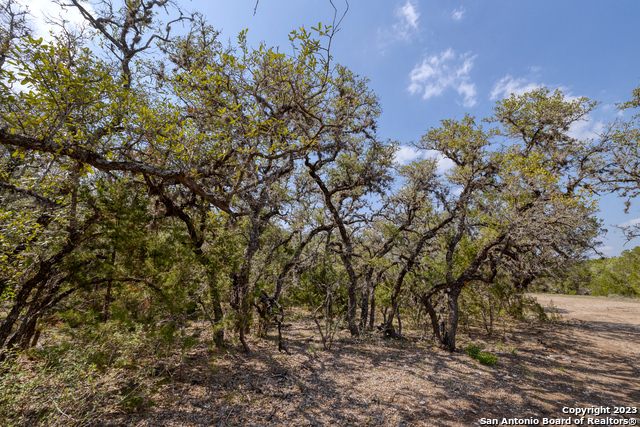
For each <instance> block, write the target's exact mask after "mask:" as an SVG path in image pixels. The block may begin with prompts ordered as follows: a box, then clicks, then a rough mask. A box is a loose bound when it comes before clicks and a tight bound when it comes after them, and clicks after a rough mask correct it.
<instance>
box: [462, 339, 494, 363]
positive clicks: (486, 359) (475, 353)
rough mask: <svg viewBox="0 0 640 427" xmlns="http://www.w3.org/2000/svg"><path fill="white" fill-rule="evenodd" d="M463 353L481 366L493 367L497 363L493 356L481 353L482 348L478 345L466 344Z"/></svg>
mask: <svg viewBox="0 0 640 427" xmlns="http://www.w3.org/2000/svg"><path fill="white" fill-rule="evenodd" d="M464 352H465V353H467V354H468V355H469V356H471V357H472V358H474V359H476V360H477V361H479V362H480V363H482V364H483V365H488V366H494V365H495V364H496V363H498V357H497V356H496V355H495V354H491V353H485V352H483V351H482V347H481V346H480V345H479V344H471V343H469V344H467V347H466V348H465V349H464Z"/></svg>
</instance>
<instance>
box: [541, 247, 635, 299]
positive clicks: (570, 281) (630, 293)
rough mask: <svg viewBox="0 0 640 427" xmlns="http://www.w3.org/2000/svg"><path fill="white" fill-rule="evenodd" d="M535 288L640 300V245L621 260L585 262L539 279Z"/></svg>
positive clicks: (555, 291) (622, 255)
mask: <svg viewBox="0 0 640 427" xmlns="http://www.w3.org/2000/svg"><path fill="white" fill-rule="evenodd" d="M535 288H536V290H538V291H545V292H554V293H564V294H571V295H575V294H577V295H594V296H615V295H619V296H624V297H640V246H636V247H635V248H633V249H628V250H625V251H623V252H622V254H620V256H618V257H611V258H600V259H590V260H586V261H582V262H580V263H578V264H576V265H575V266H573V267H572V268H569V269H566V270H564V271H562V272H558V274H557V275H556V276H554V277H546V278H544V279H540V280H539V281H538V283H536V286H535Z"/></svg>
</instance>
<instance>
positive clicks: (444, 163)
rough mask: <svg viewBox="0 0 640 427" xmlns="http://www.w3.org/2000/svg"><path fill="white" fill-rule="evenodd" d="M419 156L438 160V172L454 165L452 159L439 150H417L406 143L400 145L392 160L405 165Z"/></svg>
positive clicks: (442, 171)
mask: <svg viewBox="0 0 640 427" xmlns="http://www.w3.org/2000/svg"><path fill="white" fill-rule="evenodd" d="M419 158H425V159H436V160H437V161H438V167H437V171H438V173H444V172H446V171H448V170H449V169H451V168H452V167H454V166H455V163H453V160H451V159H450V158H448V157H445V156H443V155H442V154H441V153H440V152H439V151H436V150H419V149H417V148H413V147H409V146H407V145H401V146H400V149H399V150H398V151H397V152H396V155H395V159H394V160H395V161H396V163H399V164H401V165H406V164H408V163H411V162H412V161H414V160H416V159H419Z"/></svg>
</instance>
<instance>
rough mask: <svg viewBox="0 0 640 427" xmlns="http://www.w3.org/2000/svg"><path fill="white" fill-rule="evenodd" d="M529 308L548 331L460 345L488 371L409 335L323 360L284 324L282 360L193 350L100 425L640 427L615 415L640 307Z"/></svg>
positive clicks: (339, 342)
mask: <svg viewBox="0 0 640 427" xmlns="http://www.w3.org/2000/svg"><path fill="white" fill-rule="evenodd" d="M536 297H537V298H538V300H539V302H540V303H541V304H542V305H543V306H544V307H547V308H549V310H550V311H552V312H554V313H555V314H554V315H553V317H554V318H555V321H554V322H551V323H524V322H523V323H517V324H513V323H512V324H507V325H504V324H501V325H496V329H497V332H496V333H495V334H494V335H493V336H492V337H487V335H486V334H484V333H482V332H481V331H480V330H478V331H476V333H472V335H471V337H469V335H468V334H466V333H464V332H462V333H461V334H460V337H459V341H458V345H459V347H460V348H464V347H465V346H466V345H467V344H468V343H469V342H473V343H476V344H481V345H482V346H483V347H484V351H487V352H491V353H493V354H495V355H496V356H497V357H498V363H497V364H496V365H494V366H486V365H482V364H480V363H478V361H477V360H475V359H472V358H471V357H469V356H468V355H467V354H465V353H463V352H460V353H453V354H450V353H448V352H446V351H442V350H440V349H438V348H436V347H434V345H433V343H432V342H430V341H429V340H427V339H423V338H421V337H420V336H418V335H415V336H414V335H413V334H412V333H411V332H412V331H409V333H407V336H408V337H409V338H410V339H409V340H408V341H395V340H385V339H381V338H377V337H376V336H374V335H372V336H370V337H368V338H364V339H360V340H358V341H353V340H351V339H350V338H348V337H347V336H346V333H344V332H341V334H343V335H340V336H338V337H337V339H336V341H335V342H334V345H333V347H332V349H331V350H329V351H326V350H322V344H321V342H319V337H318V334H317V331H316V330H315V328H314V325H313V324H312V323H310V322H305V321H303V320H294V321H291V324H290V326H289V327H287V328H286V329H285V336H286V339H287V342H288V346H289V349H290V350H291V353H292V354H291V355H287V354H284V353H279V352H278V351H277V348H276V347H277V346H276V344H275V339H274V338H272V339H267V340H259V339H253V340H251V341H250V345H251V347H252V349H253V353H252V354H251V355H247V354H245V353H243V352H241V351H239V350H235V351H232V350H229V351H224V352H223V351H218V350H211V349H209V350H207V348H206V347H205V346H202V347H195V348H193V349H192V350H191V352H190V353H189V354H188V356H187V357H186V358H185V362H183V364H182V365H181V366H180V367H177V368H173V369H172V370H171V372H170V375H171V379H172V380H171V381H165V384H164V385H162V386H160V387H155V389H156V391H155V393H154V394H153V395H151V396H150V397H151V398H152V399H153V401H154V402H155V404H154V405H153V406H151V407H150V408H148V409H147V410H146V411H145V412H144V413H140V414H136V415H128V416H124V415H123V414H121V413H120V414H118V413H113V414H112V415H113V418H111V417H109V418H110V419H103V420H102V421H101V423H103V425H136V426H202V425H216V426H268V425H274V426H306V425H311V426H323V425H327V426H329V425H349V426H374V425H375V426H431V425H433V426H472V425H483V424H488V423H490V422H493V420H495V419H497V420H498V421H497V423H498V424H499V423H500V422H502V419H503V418H507V419H509V418H519V419H523V420H534V419H535V420H538V421H539V424H540V425H544V423H545V419H550V420H551V422H556V420H557V419H559V418H560V419H562V420H566V419H567V418H568V417H570V416H572V415H571V414H568V413H566V411H567V409H564V411H563V408H590V407H605V408H611V409H610V411H611V413H610V414H604V415H600V416H599V417H595V416H594V415H587V417H586V418H599V420H597V421H602V424H600V423H599V424H600V425H615V424H616V423H617V422H616V421H612V420H609V421H608V422H607V420H606V417H610V418H616V419H621V418H629V422H630V423H632V422H633V421H636V420H638V419H640V414H635V415H633V414H625V415H622V414H614V411H615V409H614V408H619V407H631V408H634V407H637V408H638V410H640V302H637V301H632V300H615V299H608V298H592V297H569V296H559V295H553V296H549V295H537V296H536ZM551 301H552V302H551ZM472 332H473V329H472ZM272 335H273V334H272ZM631 411H633V409H631ZM577 417H578V416H577V415H573V416H572V418H577ZM482 419H485V420H482ZM551 422H548V423H549V424H551ZM591 423H593V421H591V422H590V421H589V420H587V419H585V421H584V424H585V425H587V424H591ZM570 425H574V424H570ZM630 425H631V424H630Z"/></svg>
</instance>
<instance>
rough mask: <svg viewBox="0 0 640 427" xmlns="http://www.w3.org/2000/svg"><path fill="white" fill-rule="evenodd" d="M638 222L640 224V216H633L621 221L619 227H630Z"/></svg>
mask: <svg viewBox="0 0 640 427" xmlns="http://www.w3.org/2000/svg"><path fill="white" fill-rule="evenodd" d="M638 224H640V218H634V219H630V220H629V221H625V222H623V223H622V224H620V227H631V226H633V225H638Z"/></svg>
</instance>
